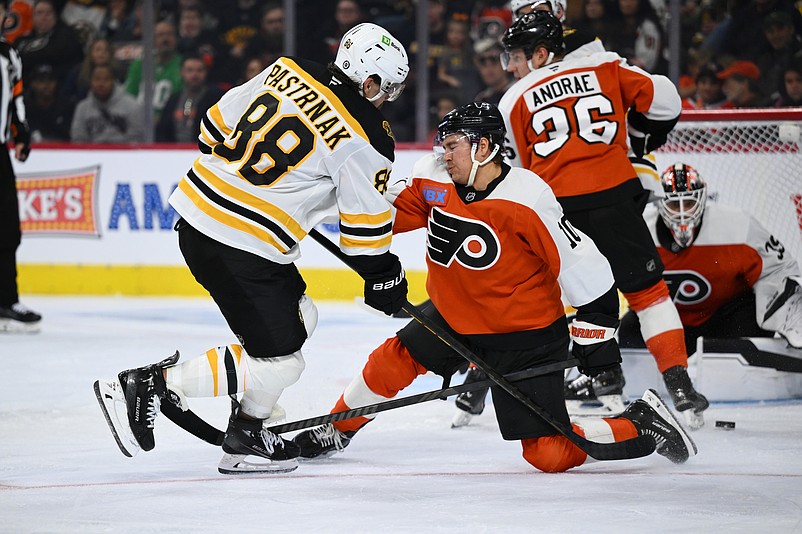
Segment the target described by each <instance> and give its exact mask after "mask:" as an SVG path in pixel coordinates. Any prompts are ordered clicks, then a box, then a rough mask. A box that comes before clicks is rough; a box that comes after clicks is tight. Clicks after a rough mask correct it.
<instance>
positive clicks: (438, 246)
mask: <svg viewBox="0 0 802 534" xmlns="http://www.w3.org/2000/svg"><path fill="white" fill-rule="evenodd" d="M503 169H504V174H503V176H502V178H499V179H497V180H495V181H494V182H492V183H491V185H490V187H489V188H488V189H487V190H486V191H474V190H473V189H472V188H467V187H465V186H456V185H455V184H454V182H453V181H452V180H451V177H450V176H449V175H448V173H447V172H446V169H445V166H444V165H442V164H441V163H438V161H437V159H436V158H435V157H434V155H428V156H425V157H423V158H422V159H421V160H419V161H418V162H417V163H416V164H415V166H414V168H413V171H412V176H411V177H410V178H409V179H407V180H406V181H401V182H397V183H395V184H393V185H392V186H391V187H390V188H389V189H388V191H387V193H386V194H385V196H386V197H387V198H388V200H390V201H391V202H392V204H393V210H394V215H395V220H394V223H393V232H394V233H401V232H406V231H410V230H414V229H417V228H426V229H427V240H426V263H427V266H428V276H427V280H426V289H427V290H428V293H429V296H430V297H431V299H432V302H433V303H434V305H435V306H436V307H437V309H438V311H439V312H440V313H441V314H442V315H443V317H444V318H445V320H446V321H447V322H448V324H449V325H451V327H452V328H454V329H455V330H456V331H457V332H459V333H461V334H503V333H510V332H521V331H527V330H535V329H538V328H545V327H547V326H549V325H551V324H552V323H554V322H555V321H556V320H557V319H559V318H560V317H561V316H564V315H565V311H564V307H563V303H562V301H561V291H560V286H562V290H563V291H564V292H565V295H566V297H567V300H568V301H569V302H570V303H571V304H572V305H574V306H582V305H584V304H587V303H589V302H592V301H594V300H596V299H597V298H599V297H600V296H602V295H603V294H604V293H606V292H607V291H609V290H610V288H611V287H612V285H613V275H612V272H611V271H610V265H609V263H608V262H607V260H606V259H605V257H604V256H602V254H601V253H600V252H599V250H598V249H597V248H596V245H595V244H594V243H593V241H591V239H590V238H589V237H587V236H586V235H585V234H583V233H582V232H580V231H579V230H577V229H575V228H574V227H572V226H571V224H570V223H569V222H568V220H567V219H566V218H565V216H564V215H563V212H562V208H561V207H560V205H559V204H558V203H557V200H556V198H555V197H554V194H553V193H552V191H551V190H550V189H549V187H548V186H547V185H546V184H545V183H544V182H543V181H542V180H541V179H540V178H538V177H537V176H536V175H534V174H533V173H531V172H529V171H527V170H524V169H514V168H512V169H511V168H509V167H508V166H507V165H504V166H503Z"/></svg>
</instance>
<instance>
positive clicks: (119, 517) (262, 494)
mask: <svg viewBox="0 0 802 534" xmlns="http://www.w3.org/2000/svg"><path fill="white" fill-rule="evenodd" d="M24 301H25V304H27V305H28V306H30V307H31V308H33V309H35V310H37V311H41V312H42V313H43V314H44V316H45V320H44V324H43V331H42V333H40V334H38V335H0V361H2V364H3V370H2V372H0V458H2V460H0V532H9V533H19V532H48V533H49V532H81V533H83V532H115V533H117V532H193V533H194V532H270V533H273V532H292V533H307V532H343V533H359V532H367V533H374V532H382V533H384V532H391V533H394V532H401V533H404V532H410V533H412V532H414V533H428V532H471V533H480V532H504V533H508V532H510V533H517V532H571V533H576V534H589V533H598V532H615V533H624V532H681V533H689V532H728V533H729V532H802V402H783V403H763V404H758V403H749V404H747V403H741V404H714V405H713V406H712V407H711V408H710V410H709V411H708V412H707V414H708V415H707V420H708V424H707V426H705V427H704V428H703V429H702V430H700V431H698V432H695V433H694V434H693V438H694V439H695V440H696V442H697V445H698V446H699V451H700V452H699V455H698V456H696V457H695V458H692V459H691V460H690V461H689V462H688V463H687V464H684V465H680V466H677V465H674V464H672V463H670V462H668V461H667V460H666V459H664V458H663V457H661V456H657V455H653V456H651V457H648V458H644V459H639V460H629V461H620V462H603V463H601V462H600V463H594V464H589V465H584V466H581V467H579V468H577V469H574V470H572V471H570V472H568V473H563V474H543V473H539V472H536V471H535V470H534V469H533V468H531V467H530V466H529V465H528V464H527V463H525V462H524V461H523V459H522V458H521V455H520V445H519V444H518V443H517V442H505V441H503V440H502V439H501V437H500V436H499V434H498V431H497V428H496V426H495V416H494V415H493V413H492V410H486V411H485V413H484V414H483V415H481V416H479V417H477V418H474V420H473V422H472V423H471V425H469V426H468V427H465V428H461V429H451V428H450V422H451V418H452V416H453V410H454V407H453V402H451V401H449V402H443V401H433V402H429V403H426V404H419V405H415V406H412V407H408V408H402V409H400V410H395V411H391V412H386V413H383V414H380V415H379V417H378V419H377V420H376V422H374V423H372V424H371V425H369V426H368V427H366V428H365V429H364V430H362V431H361V432H360V433H359V434H358V435H357V437H356V438H355V439H354V441H353V442H352V443H351V445H350V446H349V447H348V449H347V450H346V451H345V452H344V453H342V454H339V455H335V456H334V457H332V458H330V459H327V460H323V461H318V462H306V463H303V464H302V465H301V467H300V468H299V469H298V470H297V471H295V472H293V473H290V474H287V475H274V476H261V477H256V478H253V477H251V478H232V477H227V476H223V475H219V474H218V473H217V462H218V460H219V458H220V451H219V449H216V448H215V447H212V446H210V445H208V444H205V443H203V442H200V441H198V440H197V439H196V438H194V437H192V436H190V435H188V434H186V433H185V432H183V431H182V430H180V429H178V428H177V427H175V426H173V425H172V423H170V422H169V421H167V420H166V419H165V418H164V417H163V416H162V417H160V418H159V419H158V420H157V424H156V449H154V450H153V451H151V452H149V453H144V452H140V453H139V454H138V455H137V456H136V457H134V458H126V457H124V456H123V455H122V454H121V453H120V451H119V450H118V449H117V446H116V445H115V443H114V440H113V438H112V437H111V434H110V433H109V430H108V428H107V427H106V423H105V421H104V419H103V416H102V415H101V412H100V410H99V409H98V406H97V402H96V400H95V398H94V394H93V392H92V383H93V381H94V380H95V379H97V378H101V377H111V376H114V375H115V374H116V373H117V372H118V371H120V370H122V369H125V368H128V367H134V366H139V365H144V364H147V363H152V362H156V361H158V360H161V359H162V358H164V357H165V356H168V355H169V354H171V353H172V352H173V351H174V350H175V349H179V350H181V353H182V358H184V359H186V358H191V357H194V356H196V355H198V354H201V353H203V352H204V351H206V350H207V349H209V348H211V347H214V346H218V345H222V344H225V343H229V342H231V341H233V336H232V334H231V333H230V332H229V331H228V329H227V327H226V325H225V323H224V322H223V320H222V319H221V318H220V316H219V314H218V312H217V310H216V308H215V307H214V305H213V304H212V303H211V302H210V301H208V300H203V299H199V300H195V299H192V300H185V299H151V298H142V299H138V298H78V297H28V298H25V299H24ZM318 305H319V308H320V323H319V325H318V330H317V331H316V332H315V335H314V336H313V338H312V339H311V340H310V341H309V342H308V344H307V346H306V347H305V350H304V353H305V356H306V361H307V368H306V371H305V372H304V374H303V376H302V377H301V379H300V381H299V382H298V383H297V384H296V385H294V386H292V387H291V388H289V389H288V390H287V391H286V392H285V394H284V396H283V397H282V398H281V401H280V403H281V404H282V406H283V407H284V408H285V409H286V410H287V415H288V420H296V419H301V418H304V417H310V416H314V415H319V414H323V413H326V412H328V411H329V409H330V408H331V406H332V405H333V403H334V401H335V400H336V399H337V397H338V396H339V395H340V393H341V392H342V390H343V388H344V387H345V386H346V385H347V384H348V382H349V381H350V380H351V378H352V377H353V376H354V374H355V373H357V372H358V371H359V370H360V369H361V368H362V365H363V363H364V361H365V359H366V357H367V354H368V353H369V352H370V351H371V350H372V349H373V348H374V347H375V346H376V345H378V344H379V343H380V342H381V341H382V340H384V339H385V338H386V337H389V336H392V335H393V333H394V332H395V331H396V330H397V329H398V328H400V327H401V326H402V325H403V324H404V322H403V321H400V320H398V319H388V318H384V317H380V316H378V315H373V314H371V313H370V312H368V311H365V310H364V309H363V308H361V307H359V306H356V305H354V304H349V303H329V302H324V303H318ZM455 381H456V382H461V378H460V377H457V378H456V380H455ZM438 387H440V380H439V379H438V378H437V377H434V376H431V375H430V376H425V377H422V378H420V379H419V380H418V381H417V382H416V383H415V384H413V385H412V386H411V387H410V388H409V389H408V391H406V392H402V395H404V394H410V393H419V392H422V391H427V390H430V389H437V388H438ZM192 406H193V408H194V409H195V410H196V411H197V412H198V413H199V414H201V415H203V416H204V417H205V418H207V419H208V420H210V421H211V422H212V423H214V424H215V425H217V426H218V427H223V426H224V425H225V421H226V418H227V414H228V399H226V398H218V399H192ZM717 419H721V420H728V421H735V422H736V425H737V426H736V428H735V430H733V431H725V430H721V429H716V428H714V424H713V422H714V421H715V420H717Z"/></svg>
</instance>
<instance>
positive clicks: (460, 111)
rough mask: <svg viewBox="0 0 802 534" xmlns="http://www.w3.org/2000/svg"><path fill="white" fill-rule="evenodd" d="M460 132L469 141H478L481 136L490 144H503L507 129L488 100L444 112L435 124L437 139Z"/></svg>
mask: <svg viewBox="0 0 802 534" xmlns="http://www.w3.org/2000/svg"><path fill="white" fill-rule="evenodd" d="M457 132H462V133H464V134H465V135H467V136H468V138H469V139H470V140H471V143H478V142H479V140H480V139H481V138H482V137H486V138H487V140H488V141H490V144H491V146H492V145H496V146H499V147H502V146H504V135H505V134H506V133H507V129H506V127H505V126H504V118H503V117H502V116H501V112H500V111H499V109H498V107H496V105H495V104H490V103H488V102H471V103H469V104H464V105H462V106H460V107H458V108H455V109H452V110H451V111H449V112H448V113H446V115H445V117H443V119H442V120H441V121H440V124H438V125H437V138H436V142H435V144H438V143H437V141H440V142H442V140H443V139H444V138H445V137H446V136H447V135H449V134H453V133H457Z"/></svg>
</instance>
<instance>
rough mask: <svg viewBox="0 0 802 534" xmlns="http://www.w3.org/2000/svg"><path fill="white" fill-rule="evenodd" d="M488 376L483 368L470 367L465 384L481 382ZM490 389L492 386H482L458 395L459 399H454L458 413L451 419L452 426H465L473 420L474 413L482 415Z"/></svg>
mask: <svg viewBox="0 0 802 534" xmlns="http://www.w3.org/2000/svg"><path fill="white" fill-rule="evenodd" d="M486 378H487V375H486V374H485V373H483V372H482V371H481V370H479V369H477V368H475V367H471V368H470V369H468V374H467V375H465V382H463V384H471V383H473V382H480V381H482V380H485V379H486ZM489 390H490V388H482V389H477V390H476V391H465V392H464V393H460V394H459V395H457V400H456V401H454V404H456V406H457V413H455V414H454V419H452V420H451V428H458V427H461V426H465V425H467V424H468V423H470V422H471V419H473V416H474V415H480V414H481V413H482V412H483V411H484V410H485V397H487V392H488V391H489Z"/></svg>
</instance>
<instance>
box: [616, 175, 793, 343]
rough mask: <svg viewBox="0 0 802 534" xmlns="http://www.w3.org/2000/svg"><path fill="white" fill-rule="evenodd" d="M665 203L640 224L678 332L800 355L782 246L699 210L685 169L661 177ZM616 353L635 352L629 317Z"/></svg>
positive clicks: (696, 180)
mask: <svg viewBox="0 0 802 534" xmlns="http://www.w3.org/2000/svg"><path fill="white" fill-rule="evenodd" d="M661 183H662V185H663V188H664V190H665V193H666V197H665V198H664V199H663V200H661V201H660V202H659V204H658V209H657V210H650V211H647V213H646V222H647V224H648V226H649V229H650V230H651V232H652V238H653V239H654V242H655V244H656V245H657V250H658V252H659V253H660V257H661V258H662V260H663V264H664V265H665V271H664V273H663V277H664V278H665V280H666V282H667V283H668V286H669V288H670V290H671V295H672V298H673V300H674V303H675V304H676V306H677V310H678V311H679V315H680V318H681V319H682V324H683V326H684V327H685V342H686V345H687V346H688V348H689V350H690V349H692V347H693V346H694V340H695V339H696V338H697V337H699V336H704V337H713V338H736V337H772V336H774V333H775V332H776V333H778V334H780V335H781V336H782V337H784V338H785V339H786V341H787V342H788V344H789V345H790V346H791V347H793V348H797V349H802V289H800V285H802V273H800V269H799V264H797V262H796V260H795V259H794V258H793V257H792V256H791V255H790V254H788V252H787V251H786V250H785V248H784V247H783V245H782V243H781V242H780V241H779V240H777V239H776V238H775V237H774V236H773V235H771V233H770V232H769V231H768V230H766V229H765V228H764V227H763V226H762V225H761V224H760V223H759V222H758V221H757V220H756V219H755V218H754V217H752V216H751V215H749V214H747V213H745V212H743V211H741V210H738V209H736V208H731V207H728V206H722V205H718V204H710V205H708V204H707V185H706V184H705V182H704V181H703V180H702V177H701V176H700V175H699V173H698V172H697V171H696V169H694V168H693V167H691V166H690V165H687V164H685V163H676V164H674V165H672V166H670V167H668V168H667V169H666V170H665V172H663V174H662V179H661ZM620 342H621V344H622V346H624V347H630V348H639V347H643V339H642V337H641V336H640V329H639V327H638V320H637V317H636V316H635V315H634V314H632V313H628V314H626V315H625V316H624V317H623V319H622V323H621V330H620Z"/></svg>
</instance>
